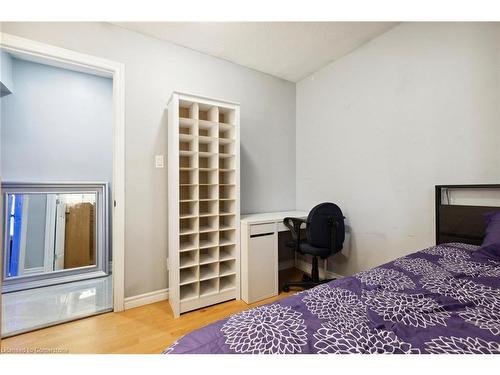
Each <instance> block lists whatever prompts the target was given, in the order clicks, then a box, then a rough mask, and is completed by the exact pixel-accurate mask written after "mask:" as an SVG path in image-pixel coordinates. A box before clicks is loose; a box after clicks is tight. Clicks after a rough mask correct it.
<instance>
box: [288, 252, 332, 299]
mask: <svg viewBox="0 0 500 375" xmlns="http://www.w3.org/2000/svg"><path fill="white" fill-rule="evenodd" d="M333 280H335V279H326V280H320V279H319V267H318V257H317V256H313V259H312V269H311V276H308V275H306V274H304V276H303V277H302V281H289V282H286V283H285V285H283V291H284V292H285V293H288V292H289V291H290V287H291V286H295V287H298V288H304V289H309V288H314V287H315V286H318V285H320V284H324V283H328V282H330V281H333Z"/></svg>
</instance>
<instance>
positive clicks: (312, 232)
mask: <svg viewBox="0 0 500 375" xmlns="http://www.w3.org/2000/svg"><path fill="white" fill-rule="evenodd" d="M334 221H336V222H337V223H338V224H337V225H332V222H334ZM332 230H333V231H335V233H333V236H332ZM306 231H307V242H309V243H310V244H311V245H312V246H314V247H321V248H328V249H332V254H333V253H336V252H339V251H340V250H342V247H343V244H344V239H345V225H344V215H343V214H342V210H341V209H340V207H339V206H337V205H336V204H335V203H330V202H327V203H321V204H318V205H317V206H316V207H314V208H313V209H312V210H311V212H309V216H308V217H307V229H306ZM332 238H333V241H335V244H333V245H334V246H332V243H331V242H332Z"/></svg>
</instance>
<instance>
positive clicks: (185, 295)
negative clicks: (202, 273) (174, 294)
mask: <svg viewBox="0 0 500 375" xmlns="http://www.w3.org/2000/svg"><path fill="white" fill-rule="evenodd" d="M179 297H180V300H181V301H188V300H191V299H195V298H198V282H195V283H191V284H185V285H181V287H180V296H179Z"/></svg>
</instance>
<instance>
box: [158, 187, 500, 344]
mask: <svg viewBox="0 0 500 375" xmlns="http://www.w3.org/2000/svg"><path fill="white" fill-rule="evenodd" d="M481 186H482V185H481ZM467 187H468V188H470V186H467ZM438 188H439V197H438V193H437V191H438ZM446 188H449V187H443V186H440V187H436V215H437V217H436V226H437V229H436V241H437V245H436V246H432V247H429V248H426V249H424V250H421V251H418V252H416V253H413V254H410V255H407V256H405V257H402V258H398V259H396V260H394V261H392V262H389V263H386V264H384V265H381V266H379V267H376V268H373V269H370V270H367V271H363V272H360V273H358V274H355V275H352V276H349V277H344V278H342V279H339V280H335V281H332V282H330V283H327V284H322V285H320V286H317V287H315V288H312V289H309V290H306V291H303V292H299V293H297V294H295V295H293V296H290V297H288V298H285V299H283V300H280V301H278V302H275V303H272V304H268V305H264V306H260V307H257V308H253V309H250V310H247V311H243V312H241V313H238V314H235V315H233V316H231V317H229V318H227V319H224V320H221V321H218V322H215V323H213V324H210V325H208V326H206V327H204V328H201V329H199V330H196V331H193V332H191V333H189V334H187V335H185V336H184V337H182V338H180V339H179V340H178V341H176V342H175V343H174V344H172V345H171V346H170V347H169V348H167V349H166V350H165V351H164V353H166V354H181V353H186V354H194V353H205V354H215V353H222V354H229V353H239V354H246V353H248V354H295V353H302V354H308V353H325V354H326V353H394V354H396V353H401V354H419V353H452V354H474V353H488V354H493V353H500V258H499V257H494V256H490V254H489V253H488V252H485V251H483V250H482V249H480V248H479V246H478V244H479V243H480V241H481V239H482V237H483V236H484V225H482V224H481V223H482V217H481V215H482V214H483V213H484V212H486V211H488V210H491V209H492V208H493V209H496V210H499V208H498V207H482V208H481V209H478V207H477V206H462V208H460V209H459V211H460V213H459V214H457V213H456V212H455V213H453V212H452V213H450V212H451V211H453V210H451V211H450V210H449V208H450V207H449V206H450V205H449V204H444V203H442V202H441V197H442V192H443V189H446ZM463 207H465V208H463ZM455 238H459V239H460V240H461V242H447V241H448V240H450V239H451V240H453V239H455ZM478 249H480V250H478Z"/></svg>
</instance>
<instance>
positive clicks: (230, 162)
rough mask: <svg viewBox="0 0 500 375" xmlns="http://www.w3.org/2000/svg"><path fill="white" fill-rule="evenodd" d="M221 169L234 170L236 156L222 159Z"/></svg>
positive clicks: (220, 161)
mask: <svg viewBox="0 0 500 375" xmlns="http://www.w3.org/2000/svg"><path fill="white" fill-rule="evenodd" d="M219 169H224V170H234V156H228V157H222V158H220V160H219Z"/></svg>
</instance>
